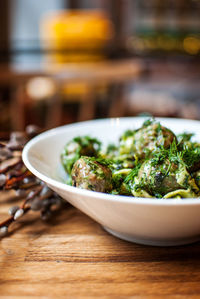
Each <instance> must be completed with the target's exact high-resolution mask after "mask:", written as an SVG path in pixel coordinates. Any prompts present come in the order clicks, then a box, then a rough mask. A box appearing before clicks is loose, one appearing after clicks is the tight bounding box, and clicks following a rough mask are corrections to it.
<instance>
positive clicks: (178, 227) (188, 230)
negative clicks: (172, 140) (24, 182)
mask: <svg viewBox="0 0 200 299" xmlns="http://www.w3.org/2000/svg"><path fill="white" fill-rule="evenodd" d="M158 120H159V121H160V122H161V123H162V124H163V125H164V126H166V127H168V128H170V129H171V130H173V131H174V132H175V133H181V132H183V131H188V132H194V133H196V137H195V139H196V140H199V141H200V122H198V121H193V120H183V119H167V118H158ZM143 121H144V119H143V118H141V117H135V118H134V117H132V118H120V119H119V118H115V119H103V120H94V121H87V122H82V123H76V124H72V125H66V126H63V127H58V128H55V129H53V130H50V131H47V132H45V133H42V134H40V135H39V136H37V137H35V138H34V139H32V140H31V141H30V142H29V143H28V144H27V145H26V146H25V148H24V151H23V161H24V163H25V165H26V166H27V168H28V169H29V170H30V171H31V172H32V173H33V174H34V175H36V176H37V177H38V178H40V179H41V180H42V181H44V182H46V183H47V185H48V186H49V187H50V188H51V189H53V190H54V191H56V192H57V193H58V194H59V195H60V196H61V197H63V198H64V199H66V200H67V201H68V202H70V203H71V204H72V205H73V206H75V207H77V208H78V209H80V210H81V211H83V212H84V213H85V214H87V215H88V216H90V217H91V218H93V219H94V220H96V221H97V222H99V223H100V224H101V225H102V226H103V227H104V228H105V229H106V230H107V231H108V232H110V233H111V234H113V235H115V236H117V237H119V238H121V239H124V240H128V241H132V242H136V243H140V244H147V245H157V246H173V245H182V244H187V243H192V242H195V241H197V240H200V199H156V198H152V199H145V198H134V197H128V196H119V195H110V194H104V193H98V192H94V191H88V190H83V189H78V188H75V187H71V186H68V185H66V184H65V183H63V176H64V172H63V170H62V167H61V164H60V153H61V151H62V149H63V147H64V145H65V144H66V142H68V141H69V140H71V139H72V138H73V137H75V136H83V135H90V136H93V137H97V138H98V139H100V140H101V141H102V142H103V143H105V144H108V143H110V142H115V141H117V140H118V137H119V136H120V135H121V134H122V132H124V131H125V130H126V129H133V128H138V127H139V126H140V125H141V124H142V123H143Z"/></svg>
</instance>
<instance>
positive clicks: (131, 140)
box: [120, 122, 176, 158]
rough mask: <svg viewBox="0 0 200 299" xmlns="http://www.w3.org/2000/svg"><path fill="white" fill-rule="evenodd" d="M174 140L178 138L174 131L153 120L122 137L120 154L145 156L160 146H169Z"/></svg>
mask: <svg viewBox="0 0 200 299" xmlns="http://www.w3.org/2000/svg"><path fill="white" fill-rule="evenodd" d="M173 140H176V136H175V135H174V133H173V132H172V131H170V130H169V129H167V128H165V127H163V126H161V125H160V123H157V122H151V123H150V124H148V125H143V126H142V127H141V128H140V129H138V130H136V131H132V132H131V131H130V132H129V134H125V135H123V136H122V137H121V141H120V154H121V155H122V154H127V153H129V154H130V153H133V154H134V155H137V156H138V157H139V158H144V157H145V156H146V154H149V153H151V152H152V151H154V150H155V149H156V148H158V147H160V146H164V147H165V148H169V147H170V145H171V144H172V142H173Z"/></svg>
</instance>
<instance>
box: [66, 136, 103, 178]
mask: <svg viewBox="0 0 200 299" xmlns="http://www.w3.org/2000/svg"><path fill="white" fill-rule="evenodd" d="M100 147H101V143H100V142H99V141H98V140H97V139H95V138H91V137H89V136H83V137H76V138H74V139H72V140H71V141H70V142H68V143H67V144H66V145H65V148H64V150H63V152H62V154H61V162H62V164H63V166H64V168H65V170H66V171H67V173H69V174H70V173H71V170H72V167H73V165H74V163H75V162H76V161H77V160H78V159H79V158H80V157H81V156H95V157H96V156H97V155H98V152H99V150H100Z"/></svg>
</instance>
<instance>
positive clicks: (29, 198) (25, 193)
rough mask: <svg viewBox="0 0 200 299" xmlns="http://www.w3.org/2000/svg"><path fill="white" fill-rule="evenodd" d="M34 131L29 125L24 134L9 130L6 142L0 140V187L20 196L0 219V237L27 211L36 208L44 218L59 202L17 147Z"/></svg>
mask: <svg viewBox="0 0 200 299" xmlns="http://www.w3.org/2000/svg"><path fill="white" fill-rule="evenodd" d="M36 133H38V129H37V128H36V127H34V126H29V127H28V128H27V130H26V133H21V132H17V133H15V132H13V133H12V134H11V137H10V140H9V141H8V142H0V189H1V190H10V189H15V191H16V196H17V197H19V198H23V199H24V200H23V202H22V203H21V205H19V206H12V207H11V208H10V209H9V211H8V213H9V215H10V216H9V217H8V218H7V219H5V220H3V221H2V222H0V237H3V236H5V235H6V234H7V233H8V228H9V226H10V225H11V224H12V223H13V222H14V221H17V220H18V219H19V218H21V217H22V216H23V215H24V214H26V213H27V212H29V211H31V210H32V211H40V215H41V218H42V219H44V220H48V219H49V217H50V216H51V214H52V208H53V207H54V206H56V208H61V207H62V205H63V201H62V199H61V198H60V197H59V196H58V195H57V194H55V193H54V192H53V191H52V190H50V189H49V188H48V187H47V186H46V185H45V184H44V183H43V182H41V181H40V180H38V179H37V178H36V177H35V176H34V175H33V174H31V173H30V172H29V170H28V169H26V167H25V166H24V164H23V162H22V159H21V152H19V150H22V149H23V146H24V144H25V142H26V141H28V140H29V139H30V137H33V136H34V135H36ZM33 187H34V189H32V188H33Z"/></svg>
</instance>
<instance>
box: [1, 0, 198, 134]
mask: <svg viewBox="0 0 200 299" xmlns="http://www.w3.org/2000/svg"><path fill="white" fill-rule="evenodd" d="M0 14H1V16H0V132H1V135H3V134H6V133H8V132H9V131H11V130H23V129H24V128H25V126H26V125H28V124H30V123H31V124H36V125H39V126H40V127H42V128H43V129H48V128H52V127H55V126H58V125H62V124H67V123H71V122H76V121H82V120H87V119H94V118H104V117H120V116H135V115H141V114H150V115H154V116H169V117H182V118H192V119H200V84H199V83H200V80H199V79H200V0H176V1H172V0H166V1H163V0H148V1H145V0H45V1H39V0H6V1H4V0H0Z"/></svg>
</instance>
